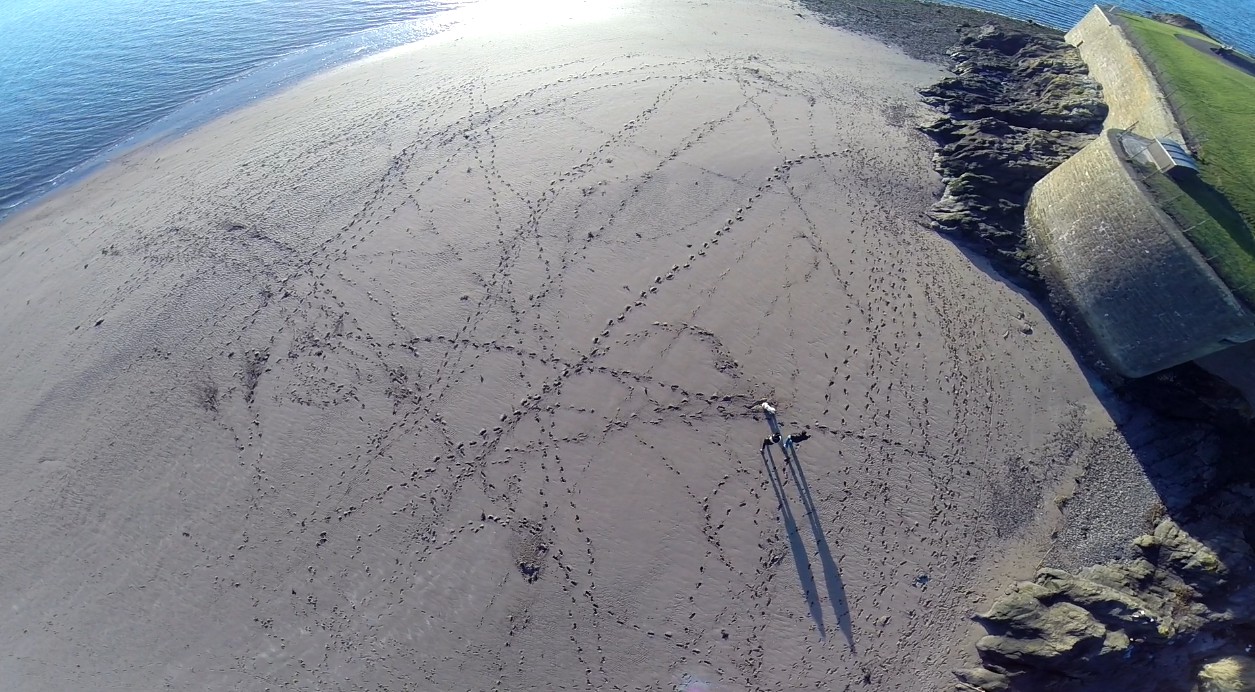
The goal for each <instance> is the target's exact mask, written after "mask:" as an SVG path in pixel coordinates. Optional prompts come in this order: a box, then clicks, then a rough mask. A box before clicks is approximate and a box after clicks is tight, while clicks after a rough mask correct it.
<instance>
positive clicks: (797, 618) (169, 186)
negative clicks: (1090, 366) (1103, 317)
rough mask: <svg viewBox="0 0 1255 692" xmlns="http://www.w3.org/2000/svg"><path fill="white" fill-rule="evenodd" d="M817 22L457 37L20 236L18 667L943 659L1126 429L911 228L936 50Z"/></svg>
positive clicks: (292, 100)
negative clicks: (1091, 447) (1117, 431)
mask: <svg viewBox="0 0 1255 692" xmlns="http://www.w3.org/2000/svg"><path fill="white" fill-rule="evenodd" d="M796 11H797V10H796V8H795V7H793V6H791V5H787V4H784V3H778V2H773V1H760V0H736V1H735V2H729V3H720V4H718V5H706V4H699V3H688V2H668V3H661V2H652V1H645V2H641V3H634V4H631V5H628V6H626V7H624V8H622V9H620V10H618V11H616V12H614V13H612V16H607V17H603V18H598V19H595V20H587V21H579V22H575V23H567V24H562V25H558V26H554V27H549V28H534V29H529V30H527V31H523V32H504V31H503V32H495V33H490V34H487V35H461V36H449V37H444V38H441V39H437V40H433V41H429V42H426V43H423V44H418V45H416V46H411V47H407V48H404V49H401V50H397V51H393V52H391V53H389V54H387V55H385V56H382V57H377V58H372V59H369V60H367V61H365V62H361V63H356V64H353V65H349V66H346V67H343V68H339V69H336V70H334V71H332V72H330V73H327V74H324V75H320V76H318V77H315V78H313V79H311V80H309V81H308V82H306V83H304V84H302V85H300V86H298V87H297V88H294V89H292V90H289V91H287V92H285V93H282V94H280V95H277V96H274V97H272V98H270V99H267V100H265V101H264V102H261V103H258V104H256V105H254V106H252V107H249V108H247V109H244V110H242V111H239V112H236V113H233V114H230V115H228V116H226V117H224V118H223V119H221V120H219V121H217V122H214V123H212V124H210V125H208V126H206V127H204V128H202V129H200V130H197V131H195V132H192V133H190V134H187V135H185V136H183V137H181V138H179V139H177V140H175V141H173V142H168V143H165V144H162V145H160V146H154V147H150V148H147V149H144V150H141V151H138V152H135V153H133V154H130V155H128V156H126V157H125V158H123V159H122V160H120V161H118V162H116V163H115V164H113V165H111V166H110V167H108V168H107V169H105V170H104V171H102V172H101V173H99V174H97V175H95V176H93V177H92V178H91V179H89V180H87V181H85V182H83V183H81V184H79V185H77V186H76V187H75V188H73V189H70V190H66V191H64V192H62V193H60V194H59V195H57V196H56V197H54V198H52V199H50V200H49V201H47V202H45V203H43V204H41V205H40V206H38V207H36V208H33V209H30V210H27V211H25V212H23V213H22V214H20V215H18V216H17V217H14V218H13V219H10V220H9V221H7V222H6V223H5V225H4V226H0V327H2V328H3V333H4V334H5V338H4V340H3V341H2V342H0V388H2V389H3V391H4V392H5V396H4V397H3V400H2V401H0V459H3V463H2V464H0V516H2V517H3V520H2V521H0V554H3V555H4V559H3V560H0V593H3V594H5V596H6V600H7V604H8V606H9V607H8V609H7V611H6V613H5V620H4V624H3V625H0V651H2V652H3V653H2V654H0V683H2V684H0V686H3V687H5V688H6V689H43V690H61V689H64V690H73V689H87V688H92V689H155V688H158V687H160V686H162V685H165V686H168V687H170V688H171V689H202V688H204V689H241V690H256V689H325V690H334V689H345V690H348V689H365V688H368V687H373V686H381V687H382V688H384V689H421V690H453V689H475V690H488V689H499V690H521V689H590V688H599V689H672V688H677V689H689V690H697V689H711V690H750V689H781V690H783V689H802V688H815V687H816V686H818V687H820V688H823V689H832V690H841V689H847V688H848V689H877V690H925V689H945V688H948V686H949V684H950V678H949V673H948V671H949V669H950V668H952V667H955V666H957V665H960V664H962V663H963V662H964V661H966V660H967V659H968V658H969V656H970V654H969V653H968V652H969V651H970V649H968V648H967V646H966V645H967V644H968V643H969V642H970V640H971V635H972V627H971V625H970V623H969V622H968V620H967V617H968V615H969V614H970V612H971V611H972V610H973V609H975V608H978V607H979V604H980V603H981V602H982V601H983V600H984V599H985V598H986V597H987V596H989V595H996V594H994V593H993V592H991V589H995V590H997V589H1000V588H1001V577H1000V574H1001V573H1000V572H999V573H998V575H999V576H997V577H994V576H991V575H993V574H994V573H995V572H998V570H1000V569H1004V567H1005V564H1006V562H1005V560H1004V558H1006V557H1007V556H1014V558H1015V560H1016V562H1015V564H1016V565H1021V563H1022V564H1023V565H1033V563H1034V561H1035V560H1040V557H1041V556H1042V555H1044V554H1045V551H1046V549H1047V548H1048V537H1049V535H1050V532H1051V531H1053V530H1054V529H1055V528H1056V527H1055V526H1053V525H1052V522H1053V521H1054V519H1052V515H1051V514H1050V513H1049V512H1047V509H1048V508H1050V507H1051V503H1050V501H1049V500H1050V498H1051V497H1052V495H1053V493H1054V492H1055V491H1056V489H1057V488H1058V487H1060V486H1061V484H1063V485H1066V483H1067V482H1068V481H1069V479H1070V478H1072V477H1073V476H1074V475H1075V473H1076V468H1077V464H1078V463H1080V462H1078V459H1077V457H1078V452H1077V449H1078V444H1079V443H1078V442H1077V440H1079V439H1082V438H1085V437H1086V436H1089V437H1092V438H1099V437H1102V436H1104V435H1108V436H1109V435H1110V434H1111V430H1112V423H1111V421H1110V420H1109V419H1108V418H1107V416H1106V414H1105V413H1104V412H1103V409H1102V407H1101V406H1100V405H1099V403H1098V402H1097V401H1096V400H1095V398H1094V395H1093V393H1092V392H1091V390H1090V388H1089V386H1088V385H1087V383H1086V381H1085V378H1084V376H1083V374H1082V372H1081V371H1080V369H1079V367H1078V365H1077V364H1076V362H1075V359H1074V358H1073V357H1072V356H1071V354H1070V353H1069V352H1068V350H1067V349H1066V347H1065V346H1064V345H1063V343H1062V342H1061V341H1060V339H1059V337H1058V336H1057V335H1056V334H1055V333H1054V332H1053V331H1052V330H1050V329H1049V328H1048V325H1047V324H1046V320H1045V318H1044V317H1043V316H1042V315H1041V313H1040V311H1039V309H1038V308H1037V307H1036V306H1035V305H1034V304H1033V303H1032V302H1030V301H1029V300H1028V299H1026V298H1025V297H1024V296H1022V295H1020V294H1019V293H1017V292H1016V291H1015V290H1014V289H1012V288H1010V287H1008V286H1007V285H1005V284H1004V283H1003V282H1001V281H999V280H997V279H996V278H994V277H993V276H992V275H990V274H988V273H986V272H985V271H983V270H982V269H981V268H980V263H979V261H974V260H972V259H969V258H968V257H965V256H964V254H963V253H962V252H960V251H959V250H958V249H957V248H955V247H954V246H953V245H951V244H950V243H948V242H947V241H946V240H944V239H942V238H939V237H937V236H935V235H933V234H932V233H930V232H928V231H926V230H925V229H924V228H922V227H921V225H920V223H919V221H920V219H921V215H922V213H923V212H924V211H925V210H926V209H927V208H928V206H929V204H930V203H931V202H932V199H933V195H934V194H935V193H936V191H937V190H938V189H939V183H938V180H937V179H936V176H935V174H934V173H933V172H932V171H931V168H930V165H929V160H930V150H929V147H928V144H927V142H926V141H925V140H924V139H923V138H922V137H921V136H920V135H919V134H918V133H917V132H915V131H914V129H913V126H914V124H915V123H916V122H918V121H919V119H920V118H921V117H923V113H922V112H921V110H920V108H921V107H920V106H919V105H918V104H917V100H916V96H915V90H916V89H917V88H919V87H921V86H923V85H925V84H928V83H931V82H932V81H935V80H936V79H937V78H938V77H939V76H940V75H941V72H940V70H939V69H938V68H937V67H935V66H933V65H930V64H927V63H923V62H919V61H916V60H914V59H911V58H909V57H907V56H906V55H904V54H902V53H901V52H899V51H897V50H894V49H891V48H888V47H886V46H884V45H882V44H879V43H876V42H874V41H872V40H870V39H868V38H865V37H860V36H856V35H853V34H850V33H845V32H842V31H840V30H838V29H834V28H831V27H827V26H824V25H822V24H821V23H820V22H819V21H817V20H815V19H814V18H812V17H809V16H800V15H798V14H796ZM764 398H769V399H771V401H773V402H774V403H775V405H776V406H777V407H778V408H779V411H780V420H781V423H782V425H783V426H784V428H785V431H786V432H792V431H800V430H803V429H805V430H808V431H809V432H810V434H811V439H809V440H808V441H806V442H804V443H802V445H801V446H800V447H799V452H798V456H797V460H796V462H797V463H796V464H793V465H787V464H786V463H785V460H784V458H783V457H782V456H781V455H780V453H779V449H778V448H777V449H775V451H774V455H773V456H771V457H769V458H765V457H764V456H762V455H760V452H759V448H760V443H761V441H762V438H763V436H764V435H765V434H766V433H767V425H766V423H765V422H764V420H763V419H762V417H761V415H760V414H755V412H753V411H751V410H749V409H748V407H749V406H750V405H752V404H754V403H755V402H757V401H759V400H761V399H764ZM1017 569H1018V567H1017ZM995 587H996V588H995ZM702 685H705V686H704V687H703V686H702Z"/></svg>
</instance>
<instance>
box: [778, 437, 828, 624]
mask: <svg viewBox="0 0 1255 692" xmlns="http://www.w3.org/2000/svg"><path fill="white" fill-rule="evenodd" d="M762 455H763V466H764V467H766V469H767V478H768V479H770V480H771V489H772V490H773V491H774V492H775V493H776V503H777V504H778V505H779V506H780V518H781V519H783V520H784V531H785V533H787V534H788V536H789V548H790V549H791V550H792V552H793V564H794V566H796V567H797V577H798V579H799V580H800V581H801V582H802V592H803V593H804V594H806V603H807V605H809V606H810V610H811V619H812V620H814V621H815V626H816V627H817V628H819V638H820V639H821V640H826V639H827V638H828V630H827V628H826V627H824V608H823V605H822V604H820V602H819V590H818V589H817V588H816V586H815V574H814V572H812V571H811V563H810V560H808V559H807V558H806V545H805V544H803V543H802V536H801V535H800V534H799V533H798V530H797V521H796V520H795V519H794V518H793V508H792V507H790V506H789V500H788V498H786V497H785V496H784V483H783V481H782V480H781V479H780V471H779V470H778V469H777V468H776V462H775V460H774V459H772V456H771V448H770V447H763V450H762Z"/></svg>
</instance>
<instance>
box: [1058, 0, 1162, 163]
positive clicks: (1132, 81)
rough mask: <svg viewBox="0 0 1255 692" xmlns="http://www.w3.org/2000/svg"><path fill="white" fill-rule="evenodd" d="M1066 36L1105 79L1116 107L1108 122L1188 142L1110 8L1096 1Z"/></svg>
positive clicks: (1091, 70)
mask: <svg viewBox="0 0 1255 692" xmlns="http://www.w3.org/2000/svg"><path fill="white" fill-rule="evenodd" d="M1065 38H1066V40H1067V42H1068V43H1071V44H1072V45H1074V46H1076V48H1077V50H1079V51H1080V53H1081V58H1082V59H1084V60H1085V64H1086V65H1088V66H1089V73H1090V75H1092V76H1093V77H1094V79H1096V80H1098V83H1099V84H1101V85H1102V89H1103V99H1104V100H1105V101H1106V102H1107V106H1108V107H1109V108H1110V110H1109V111H1108V113H1107V121H1106V122H1105V123H1104V127H1109V128H1110V127H1117V128H1120V129H1122V130H1129V131H1131V132H1135V133H1137V134H1139V135H1142V136H1143V137H1162V138H1167V139H1171V140H1175V141H1177V142H1182V143H1184V142H1185V139H1184V138H1183V137H1182V135H1181V128H1180V127H1179V126H1178V125H1177V121H1176V118H1175V117H1174V116H1173V114H1172V109H1171V107H1169V105H1168V100H1167V98H1165V97H1164V94H1163V90H1162V89H1161V88H1160V86H1159V82H1158V81H1157V80H1156V79H1155V76H1154V74H1153V73H1152V72H1151V71H1150V68H1149V67H1148V66H1147V64H1146V61H1145V60H1143V59H1142V56H1141V54H1139V53H1138V52H1137V49H1136V48H1134V47H1133V44H1132V43H1130V42H1129V39H1128V37H1127V36H1126V35H1125V33H1124V29H1123V28H1121V27H1120V25H1119V24H1118V23H1116V22H1114V21H1113V18H1112V17H1111V16H1110V15H1109V14H1108V13H1107V11H1106V10H1103V9H1102V8H1101V7H1097V6H1095V7H1094V9H1092V10H1090V11H1089V13H1088V14H1086V15H1085V18H1084V19H1082V20H1081V21H1080V23H1079V24H1077V25H1076V26H1075V27H1073V28H1072V30H1071V31H1069V32H1068V33H1067V36H1066V37H1065Z"/></svg>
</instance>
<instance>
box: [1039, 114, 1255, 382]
mask: <svg viewBox="0 0 1255 692" xmlns="http://www.w3.org/2000/svg"><path fill="white" fill-rule="evenodd" d="M1120 134H1121V132H1120V131H1119V130H1110V129H1109V130H1106V131H1105V132H1103V134H1102V135H1100V136H1099V137H1098V138H1097V139H1095V140H1094V141H1093V142H1091V143H1090V144H1089V145H1088V146H1086V147H1085V148H1084V149H1082V150H1081V151H1080V152H1079V153H1077V154H1076V155H1075V156H1073V157H1072V158H1071V159H1069V160H1068V161H1066V162H1065V163H1064V164H1063V165H1061V166H1059V167H1058V168H1056V169H1055V170H1054V171H1052V172H1051V173H1050V174H1049V175H1047V176H1046V177H1045V178H1043V179H1042V180H1041V181H1040V182H1038V183H1037V185H1036V186H1035V187H1034V188H1033V192H1032V195H1031V196H1030V197H1029V202H1028V207H1027V209H1026V211H1025V223H1026V225H1027V229H1028V235H1029V243H1030V247H1031V248H1032V250H1033V252H1034V254H1035V255H1036V256H1037V257H1038V262H1039V265H1040V268H1041V271H1042V273H1043V275H1044V276H1045V278H1046V280H1047V282H1048V283H1049V284H1050V286H1051V291H1052V294H1053V295H1054V296H1055V298H1056V299H1060V298H1061V299H1063V302H1065V303H1066V307H1068V308H1071V309H1072V310H1073V311H1074V312H1075V314H1077V315H1079V316H1080V317H1081V318H1082V320H1083V321H1084V323H1085V324H1086V325H1087V326H1088V327H1089V330H1090V332H1091V333H1092V336H1093V337H1094V339H1095V341H1096V342H1097V343H1096V345H1097V346H1098V348H1099V349H1100V350H1101V351H1103V354H1104V355H1105V356H1106V358H1107V360H1108V361H1109V364H1110V365H1111V366H1112V367H1114V368H1115V369H1116V370H1117V371H1118V372H1120V373H1121V374H1123V375H1126V376H1130V377H1140V376H1143V375H1148V374H1150V373H1153V372H1157V371H1159V370H1163V369H1165V368H1168V367H1171V366H1173V365H1178V364H1180V363H1184V362H1186V361H1190V360H1194V359H1195V358H1199V357H1202V356H1205V355H1208V354H1210V353H1214V352H1216V351H1219V350H1222V349H1224V348H1227V347H1229V346H1230V345H1232V344H1233V343H1237V342H1242V341H1247V340H1250V339H1253V338H1255V316H1253V315H1252V314H1251V313H1250V312H1249V311H1247V310H1246V309H1245V308H1244V307H1243V306H1242V304H1241V303H1240V302H1239V301H1238V300H1237V298H1235V297H1234V295H1233V294H1232V292H1230V291H1229V289H1228V288H1227V287H1226V286H1225V284H1224V283H1223V282H1222V281H1221V280H1220V278H1219V277H1218V276H1216V274H1215V272H1214V271H1212V269H1211V267H1210V266H1208V264H1207V262H1206V260H1204V259H1203V257H1202V255H1200V254H1199V252H1198V251H1197V250H1196V249H1195V248H1194V246H1193V244H1192V243H1190V241H1189V240H1188V239H1187V238H1186V237H1185V236H1184V235H1183V234H1182V233H1181V229H1180V228H1179V227H1178V226H1177V224H1176V223H1175V222H1173V221H1172V219H1171V218H1169V217H1168V216H1167V215H1165V214H1164V213H1163V212H1162V211H1161V210H1160V209H1159V207H1158V206H1157V205H1156V204H1155V203H1154V201H1153V200H1152V199H1150V197H1149V196H1148V194H1147V192H1146V191H1145V189H1144V188H1143V187H1142V184H1141V183H1140V182H1139V180H1138V179H1137V177H1136V173H1135V172H1134V171H1133V169H1132V168H1131V167H1130V165H1129V164H1128V162H1127V161H1126V160H1125V155H1124V151H1123V150H1122V148H1121V146H1120V143H1119V141H1118V138H1119V136H1120Z"/></svg>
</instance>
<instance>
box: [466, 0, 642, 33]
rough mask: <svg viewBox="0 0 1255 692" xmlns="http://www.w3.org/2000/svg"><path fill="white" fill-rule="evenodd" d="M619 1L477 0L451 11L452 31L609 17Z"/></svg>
mask: <svg viewBox="0 0 1255 692" xmlns="http://www.w3.org/2000/svg"><path fill="white" fill-rule="evenodd" d="M620 7H621V3H618V2H613V1H611V2H605V1H602V2H598V1H596V0H479V1H478V2H473V3H471V4H469V5H467V6H465V7H461V8H459V9H457V10H455V11H454V13H455V14H454V16H453V17H452V19H453V20H454V22H456V25H457V29H456V30H455V33H458V34H462V35H484V34H506V33H514V32H520V31H531V30H535V29H543V28H546V27H552V26H560V25H564V24H583V23H586V22H594V21H599V20H602V19H608V18H610V17H612V16H614V15H616V14H618V13H619V11H620Z"/></svg>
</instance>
